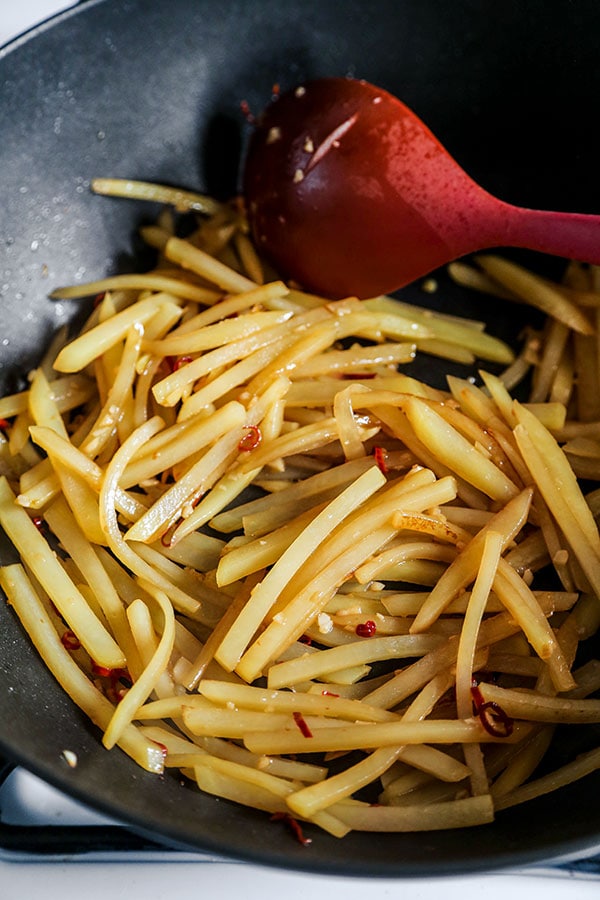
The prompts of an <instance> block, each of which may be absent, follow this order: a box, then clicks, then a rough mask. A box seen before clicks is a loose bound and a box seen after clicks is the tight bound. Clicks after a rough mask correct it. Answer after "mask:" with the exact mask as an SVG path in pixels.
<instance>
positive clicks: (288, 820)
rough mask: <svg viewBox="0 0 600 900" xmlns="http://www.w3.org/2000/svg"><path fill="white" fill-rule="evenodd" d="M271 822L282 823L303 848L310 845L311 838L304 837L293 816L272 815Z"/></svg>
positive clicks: (283, 814) (284, 814)
mask: <svg viewBox="0 0 600 900" xmlns="http://www.w3.org/2000/svg"><path fill="white" fill-rule="evenodd" d="M271 822H284V823H285V824H286V825H287V826H288V828H289V829H290V831H291V832H292V834H293V835H294V837H295V838H296V840H297V841H298V843H300V844H302V846H303V847H308V845H309V844H312V838H308V837H306V836H305V834H304V832H303V831H302V828H301V826H300V823H299V822H298V821H297V820H296V819H294V818H293V816H290V814H289V813H283V812H278V813H273V815H272V816H271Z"/></svg>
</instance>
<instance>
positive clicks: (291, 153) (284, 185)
mask: <svg viewBox="0 0 600 900" xmlns="http://www.w3.org/2000/svg"><path fill="white" fill-rule="evenodd" d="M244 192H245V196H246V200H247V206H248V214H249V217H250V222H251V226H252V230H253V233H254V237H255V239H256V241H257V242H258V245H259V247H261V248H262V250H263V251H264V252H265V254H266V255H267V257H269V258H270V259H271V260H272V261H273V263H274V264H275V265H276V267H277V268H278V269H279V270H280V271H281V272H282V273H283V274H284V275H287V276H288V277H290V278H291V279H293V280H294V281H296V282H298V283H300V284H301V285H302V286H304V287H305V288H307V289H310V290H313V291H316V292H318V293H321V294H323V295H325V296H329V297H342V296H348V295H353V296H358V297H362V298H364V297H372V296H376V295H378V294H382V293H389V292H391V291H393V290H396V289H397V288H400V287H403V286H404V285H406V284H408V283H409V282H411V281H414V280H416V279H418V278H419V277H421V276H424V275H426V274H427V273H429V272H431V271H432V270H434V269H436V268H438V267H439V266H442V265H444V264H446V263H448V262H450V261H451V260H454V259H456V258H458V257H461V256H464V255H465V254H468V253H471V252H474V251H478V250H483V249H486V248H489V247H500V246H502V247H509V246H510V247H526V248H528V249H531V250H539V251H542V252H545V253H550V254H554V255H557V256H563V257H566V258H574V259H579V260H580V261H582V262H588V263H600V216H593V215H584V214H577V213H564V212H546V211H539V210H532V209H524V208H522V207H518V206H514V205H511V204H509V203H505V202H503V201H502V200H499V199H497V198H496V197H494V196H492V194H490V193H488V192H487V191H486V190H484V189H483V188H482V187H480V186H479V185H478V184H476V183H475V181H474V180H473V179H472V178H471V177H470V176H469V175H468V174H467V173H466V172H465V171H464V170H463V169H462V168H461V166H459V164H458V163H457V162H456V161H455V160H454V159H453V158H452V156H451V155H450V154H449V153H448V152H447V151H446V150H445V148H444V147H443V146H442V144H441V143H440V142H439V141H438V140H437V138H436V137H435V136H434V135H433V134H432V133H431V131H430V130H429V128H428V127H427V126H426V125H425V124H424V123H423V122H422V121H421V120H420V119H419V118H418V117H417V116H416V115H415V114H414V113H413V112H412V111H411V110H410V109H409V108H408V107H407V106H406V105H405V104H404V103H402V102H401V101H400V100H398V99H397V98H396V97H394V96H393V95H392V94H390V93H388V92H387V91H385V90H382V89H380V88H378V87H375V86H374V85H372V84H369V83H367V82H365V81H359V80H356V79H351V78H321V79H316V80H314V81H310V82H307V83H306V84H304V85H301V86H299V87H296V88H294V89H293V90H291V91H288V92H286V93H284V94H282V95H281V96H280V97H278V98H276V99H275V100H274V101H273V102H272V103H271V104H270V105H269V106H268V107H267V109H266V110H265V111H264V113H263V114H262V115H261V116H260V117H259V118H258V120H257V123H256V127H255V129H254V132H253V134H252V137H251V139H250V142H249V147H248V154H247V159H246V165H245V172H244Z"/></svg>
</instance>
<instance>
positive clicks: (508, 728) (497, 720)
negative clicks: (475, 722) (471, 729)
mask: <svg viewBox="0 0 600 900" xmlns="http://www.w3.org/2000/svg"><path fill="white" fill-rule="evenodd" d="M471 697H472V698H473V705H474V707H475V714H476V715H477V716H478V717H479V721H480V722H481V724H482V725H483V727H484V728H485V730H486V731H487V733H488V734H491V736H492V737H499V738H504V737H510V736H511V734H512V733H513V729H514V722H513V720H512V719H511V717H510V716H509V715H508V714H507V713H505V712H504V710H503V709H502V707H501V706H500V704H499V703H496V702H495V700H484V699H483V694H482V693H481V690H480V689H479V685H478V684H477V682H476V681H473V683H472V684H471Z"/></svg>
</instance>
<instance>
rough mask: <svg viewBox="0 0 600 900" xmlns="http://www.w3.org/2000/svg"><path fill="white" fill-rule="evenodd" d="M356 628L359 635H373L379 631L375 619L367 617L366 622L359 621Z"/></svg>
mask: <svg viewBox="0 0 600 900" xmlns="http://www.w3.org/2000/svg"><path fill="white" fill-rule="evenodd" d="M354 630H355V632H356V634H357V635H358V636H359V637H373V635H374V634H375V632H376V631H377V625H376V624H375V622H374V621H373V619H367V621H366V622H359V623H358V625H357V626H356V628H355V629H354Z"/></svg>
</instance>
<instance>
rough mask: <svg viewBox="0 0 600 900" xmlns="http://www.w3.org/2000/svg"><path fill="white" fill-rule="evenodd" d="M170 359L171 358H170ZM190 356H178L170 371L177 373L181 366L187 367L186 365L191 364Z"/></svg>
mask: <svg viewBox="0 0 600 900" xmlns="http://www.w3.org/2000/svg"><path fill="white" fill-rule="evenodd" d="M171 358H172V357H171ZM191 361H192V357H191V356H178V357H177V358H176V359H175V362H174V363H172V365H171V371H172V372H177V370H178V369H181V367H182V366H187V364H188V363H191Z"/></svg>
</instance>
